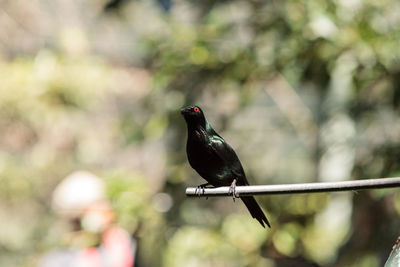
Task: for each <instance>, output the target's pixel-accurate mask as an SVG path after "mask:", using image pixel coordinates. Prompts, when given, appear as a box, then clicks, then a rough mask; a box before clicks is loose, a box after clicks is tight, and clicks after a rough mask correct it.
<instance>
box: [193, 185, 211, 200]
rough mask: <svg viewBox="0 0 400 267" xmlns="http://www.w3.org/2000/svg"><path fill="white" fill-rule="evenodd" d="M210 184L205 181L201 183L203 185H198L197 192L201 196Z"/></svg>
mask: <svg viewBox="0 0 400 267" xmlns="http://www.w3.org/2000/svg"><path fill="white" fill-rule="evenodd" d="M209 185H210V183H205V184H201V185H199V186H197V187H196V191H195V194H196V195H198V196H199V197H200V196H201V195H202V194H204V192H205V190H204V188H206V187H207V186H209ZM206 199H208V197H206Z"/></svg>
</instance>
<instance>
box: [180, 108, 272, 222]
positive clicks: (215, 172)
mask: <svg viewBox="0 0 400 267" xmlns="http://www.w3.org/2000/svg"><path fill="white" fill-rule="evenodd" d="M181 114H182V115H183V117H184V118H185V120H186V124H187V129H188V139H187V144H186V153H187V157H188V160H189V163H190V166H192V168H193V169H195V170H196V171H197V172H198V173H199V174H200V176H201V177H203V178H204V179H205V180H206V181H207V183H205V184H202V185H200V186H199V187H202V188H204V187H205V186H207V185H212V186H215V187H219V186H231V190H232V193H233V196H234V198H235V186H236V185H249V182H248V181H247V179H246V175H245V174H244V171H243V167H242V164H241V163H240V161H239V158H238V157H237V155H236V153H235V151H234V150H233V149H232V147H231V146H230V145H229V144H228V143H227V142H225V140H224V139H223V138H222V137H221V136H220V135H219V134H218V133H217V132H215V131H214V129H213V128H212V127H211V125H210V124H209V123H208V121H207V119H206V118H205V116H204V113H203V111H202V110H201V108H200V107H198V106H189V107H186V108H183V109H181ZM240 199H241V200H242V201H243V202H244V204H245V205H246V207H247V209H248V210H249V212H250V214H251V216H253V218H255V219H257V220H258V221H259V222H260V224H261V225H262V226H263V227H264V228H265V226H264V223H266V224H267V225H268V227H271V226H270V224H269V222H268V219H267V217H265V215H264V213H263V211H262V210H261V208H260V206H259V205H258V204H257V202H256V200H255V199H254V197H252V196H243V197H240Z"/></svg>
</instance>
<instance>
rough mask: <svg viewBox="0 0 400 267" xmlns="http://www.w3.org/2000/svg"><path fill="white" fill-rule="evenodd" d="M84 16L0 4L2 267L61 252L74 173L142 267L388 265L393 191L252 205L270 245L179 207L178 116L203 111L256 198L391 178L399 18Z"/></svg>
mask: <svg viewBox="0 0 400 267" xmlns="http://www.w3.org/2000/svg"><path fill="white" fill-rule="evenodd" d="M89 2H90V1H89ZM89 2H86V1H74V2H70V1H62V0H58V1H54V3H52V4H50V3H48V1H34V2H30V3H26V1H22V0H17V1H6V2H4V3H2V6H1V9H2V12H1V14H0V25H2V27H0V28H1V30H0V217H1V218H2V220H0V265H1V266H32V264H35V263H36V262H38V260H39V259H40V257H41V255H43V253H45V252H47V251H49V250H51V249H52V248H56V247H60V246H63V245H64V244H63V235H65V233H66V232H68V231H69V229H68V227H67V226H66V225H65V223H63V222H62V219H60V218H58V217H57V216H56V215H55V214H54V212H53V211H52V210H51V207H50V202H51V194H52V191H53V189H54V188H55V186H56V185H57V184H58V183H59V182H60V181H61V180H62V179H63V178H64V177H65V176H66V175H68V174H69V173H71V172H73V171H75V170H77V169H86V170H90V171H92V172H94V173H95V174H97V175H99V176H100V177H102V178H103V179H104V181H105V183H106V185H107V192H108V197H109V199H110V201H111V203H112V205H113V206H114V208H115V209H116V212H117V221H118V223H119V224H120V225H121V226H123V227H124V228H125V229H127V230H128V231H129V232H131V233H135V237H136V238H137V239H138V244H139V251H138V262H139V263H140V264H141V266H293V265H296V266H381V265H383V263H384V262H385V260H386V258H387V257H388V254H389V251H390V248H391V246H392V243H393V241H394V240H395V239H396V237H397V236H398V235H399V229H400V223H399V220H398V216H399V213H400V195H399V194H398V193H397V190H395V189H391V190H382V191H368V192H360V193H358V194H353V193H337V194H336V193H335V194H330V195H327V194H312V195H293V196H288V195H286V196H270V197H258V200H259V201H260V203H261V205H262V206H263V207H264V209H265V210H266V213H267V215H268V217H269V218H271V224H272V228H271V230H264V229H262V228H261V227H260V226H259V225H258V223H257V222H256V221H255V220H252V219H251V217H250V216H249V214H248V213H247V211H246V210H245V208H243V206H242V205H240V204H238V203H232V201H230V200H229V199H209V200H205V199H186V197H185V196H184V189H185V187H187V186H193V185H197V184H200V183H201V179H199V177H198V175H197V174H196V173H195V172H194V171H192V170H191V169H190V167H189V166H188V163H187V160H186V155H185V138H186V128H185V125H184V122H183V120H182V118H181V117H180V114H179V109H180V108H181V107H183V106H185V105H188V104H193V103H197V104H199V105H201V106H202V107H203V109H204V110H205V113H206V115H207V116H208V118H209V120H210V122H211V124H212V125H213V126H214V128H215V129H216V130H217V131H218V132H220V133H221V135H223V136H224V137H225V139H227V140H228V142H229V143H231V145H232V146H233V147H235V149H236V151H237V152H238V154H239V157H240V158H241V161H242V163H243V165H244V167H245V169H246V173H247V175H248V176H249V179H250V180H251V181H252V183H257V184H273V183H293V182H313V181H339V180H345V179H360V178H369V177H390V176H398V175H399V173H400V164H399V162H398V159H399V156H400V152H399V151H400V150H399V147H400V119H399V103H400V79H399V77H400V57H399V56H400V50H399V49H398V44H399V42H400V15H399V14H400V12H399V11H400V2H398V1H394V0H386V1H375V0H366V1H359V0H353V1H345V0H337V1H332V2H324V1H316V0H311V1H300V0H290V1H258V0H253V1H240V0H238V1H233V2H230V1H221V2H215V1H183V0H177V1H173V2H172V7H171V10H170V12H168V13H166V12H164V11H162V10H161V9H160V7H159V6H158V5H157V2H156V1H126V2H124V3H123V4H122V5H121V6H120V7H118V8H117V9H116V10H113V11H110V12H105V11H104V10H103V7H104V4H105V3H103V2H104V1H92V2H90V3H89ZM170 202H171V203H170ZM165 203H170V204H171V205H167V204H165ZM27 222H29V223H27Z"/></svg>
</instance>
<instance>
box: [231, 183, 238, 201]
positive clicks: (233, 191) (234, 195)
mask: <svg viewBox="0 0 400 267" xmlns="http://www.w3.org/2000/svg"><path fill="white" fill-rule="evenodd" d="M229 194H232V198H233V202H235V198H238V197H239V195H238V194H237V193H236V179H233V182H232V184H231V186H230V187H229Z"/></svg>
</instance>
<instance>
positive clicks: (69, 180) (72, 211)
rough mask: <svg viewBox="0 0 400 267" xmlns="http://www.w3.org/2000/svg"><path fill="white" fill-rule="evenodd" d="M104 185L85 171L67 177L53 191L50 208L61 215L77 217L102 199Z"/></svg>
mask: <svg viewBox="0 0 400 267" xmlns="http://www.w3.org/2000/svg"><path fill="white" fill-rule="evenodd" d="M104 195H105V193H104V183H103V181H102V180H101V179H100V178H99V177H97V176H95V175H94V174H92V173H90V172H87V171H76V172H73V173H72V174H70V175H68V176H67V177H66V178H65V179H64V180H63V181H62V182H61V183H60V184H59V185H58V186H57V187H56V189H55V190H54V192H53V199H52V208H53V209H54V210H55V211H56V212H58V213H61V214H63V215H67V216H68V215H70V216H74V215H79V214H80V213H82V212H83V211H84V210H85V209H86V208H88V207H89V206H90V205H92V204H93V203H95V202H98V201H101V200H103V199H104Z"/></svg>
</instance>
